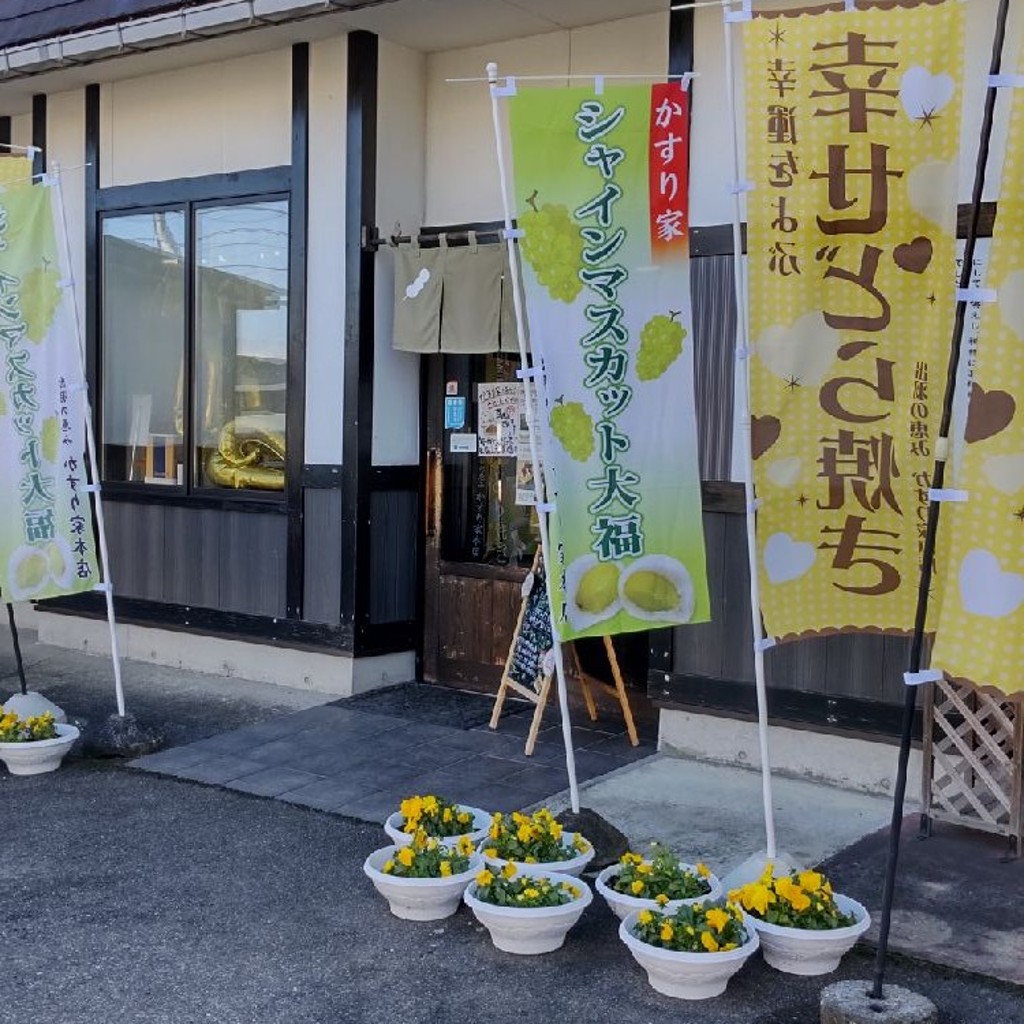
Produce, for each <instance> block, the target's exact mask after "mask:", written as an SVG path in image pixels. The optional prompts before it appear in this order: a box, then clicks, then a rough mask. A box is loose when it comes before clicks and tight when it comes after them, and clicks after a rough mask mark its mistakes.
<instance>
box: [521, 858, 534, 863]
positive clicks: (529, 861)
mask: <svg viewBox="0 0 1024 1024" xmlns="http://www.w3.org/2000/svg"><path fill="white" fill-rule="evenodd" d="M523 863H524V864H536V863H537V858H536V857H524V858H523Z"/></svg>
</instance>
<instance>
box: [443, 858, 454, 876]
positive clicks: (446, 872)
mask: <svg viewBox="0 0 1024 1024" xmlns="http://www.w3.org/2000/svg"><path fill="white" fill-rule="evenodd" d="M451 873H452V862H451V861H450V860H443V861H441V877H442V878H448V877H449V876H450V875H451Z"/></svg>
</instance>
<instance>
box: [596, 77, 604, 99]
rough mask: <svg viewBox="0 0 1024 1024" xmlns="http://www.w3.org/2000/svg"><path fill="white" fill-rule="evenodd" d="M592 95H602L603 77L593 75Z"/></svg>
mask: <svg viewBox="0 0 1024 1024" xmlns="http://www.w3.org/2000/svg"><path fill="white" fill-rule="evenodd" d="M594 95H595V96H603V95H604V75H594Z"/></svg>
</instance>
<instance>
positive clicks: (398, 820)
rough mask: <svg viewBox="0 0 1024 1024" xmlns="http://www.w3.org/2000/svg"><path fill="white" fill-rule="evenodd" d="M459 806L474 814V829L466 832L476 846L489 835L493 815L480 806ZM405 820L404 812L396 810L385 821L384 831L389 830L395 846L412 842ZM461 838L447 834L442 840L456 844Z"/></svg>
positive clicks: (445, 844) (388, 832)
mask: <svg viewBox="0 0 1024 1024" xmlns="http://www.w3.org/2000/svg"><path fill="white" fill-rule="evenodd" d="M457 806H458V809H459V810H460V811H469V812H470V813H471V814H472V815H473V831H472V832H467V833H465V834H466V835H468V836H469V838H470V840H471V841H472V843H473V845H474V846H475V845H476V844H477V843H479V842H480V840H481V839H483V838H484V836H486V835H487V832H488V830H489V829H490V827H491V816H490V815H489V814H488V813H487V812H486V811H481V810H480V808H479V807H467V806H465V805H464V804H458V805H457ZM404 821H405V819H404V818H403V817H402V812H401V811H395V813H394V814H392V815H389V816H388V819H387V821H385V822H384V831H385V832H387V834H388V838H389V839H390V840H391V841H392V842H393V843H394V844H395V846H408V845H409V844H410V843H411V842H412V834H411V833H409V832H403V831H402V823H403V822H404ZM461 838H462V836H447V837H445V838H444V839H441V840H440V841H441V843H442V844H443V845H444V846H455V844H456V843H458V841H459V840H460V839H461Z"/></svg>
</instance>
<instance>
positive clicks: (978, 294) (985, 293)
mask: <svg viewBox="0 0 1024 1024" xmlns="http://www.w3.org/2000/svg"><path fill="white" fill-rule="evenodd" d="M956 301H957V302H995V301H996V290H995V288H957V290H956Z"/></svg>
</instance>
